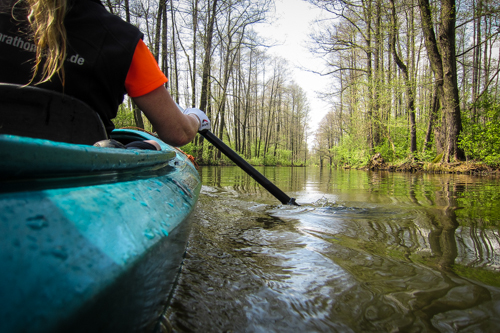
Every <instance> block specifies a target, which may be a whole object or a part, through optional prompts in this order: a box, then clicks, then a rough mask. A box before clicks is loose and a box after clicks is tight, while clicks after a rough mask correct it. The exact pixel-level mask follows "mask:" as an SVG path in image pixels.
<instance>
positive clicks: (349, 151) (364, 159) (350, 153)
mask: <svg viewBox="0 0 500 333" xmlns="http://www.w3.org/2000/svg"><path fill="white" fill-rule="evenodd" d="M330 153H331V154H332V157H333V164H335V165H344V164H348V165H351V166H363V165H366V163H368V161H369V160H370V156H369V154H368V146H367V143H366V139H365V138H363V137H360V136H353V135H346V136H344V137H343V138H342V141H341V144H340V145H338V146H334V147H333V148H331V149H330Z"/></svg>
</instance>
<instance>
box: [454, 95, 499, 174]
mask: <svg viewBox="0 0 500 333" xmlns="http://www.w3.org/2000/svg"><path fill="white" fill-rule="evenodd" d="M477 108H478V109H482V110H484V111H483V113H482V115H481V117H480V119H478V120H477V121H475V120H474V119H472V115H471V113H470V112H467V111H466V112H465V113H464V115H465V116H464V117H463V119H462V124H463V131H462V133H461V135H460V138H459V145H460V147H461V148H462V149H463V150H464V151H465V153H466V155H467V156H468V157H469V158H472V159H477V160H480V161H483V162H485V163H486V164H489V165H493V166H497V165H500V104H499V103H498V102H493V101H491V100H489V99H488V98H485V99H484V100H483V101H481V102H480V103H478V105H477Z"/></svg>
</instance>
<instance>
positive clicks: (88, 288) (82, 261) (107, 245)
mask: <svg viewBox="0 0 500 333" xmlns="http://www.w3.org/2000/svg"><path fill="white" fill-rule="evenodd" d="M116 135H117V137H119V136H125V137H131V138H136V139H138V138H139V139H140V138H142V139H144V140H146V139H156V138H154V137H153V136H150V135H149V134H146V133H142V132H137V131H130V130H119V131H116ZM159 143H160V145H161V147H162V151H130V150H125V149H113V148H97V147H91V146H84V145H74V144H65V143H59V142H53V141H47V140H41V139H29V138H23V137H16V136H11V135H0V158H2V161H8V163H5V165H3V164H2V170H1V171H2V177H1V179H0V188H1V190H0V221H1V230H0V242H1V243H0V244H2V251H1V253H0V256H1V257H0V271H2V272H3V273H2V274H3V279H2V280H3V281H2V283H1V284H0V295H1V298H2V305H0V331H9V332H23V331H30V332H49V331H50V332H54V331H72V332H78V331H82V332H83V331H148V330H151V329H152V328H153V326H154V325H155V322H156V319H157V318H159V316H160V315H161V313H162V311H163V310H164V308H165V306H166V300H167V297H168V293H169V292H170V291H171V289H172V285H173V283H174V280H175V276H176V275H177V273H178V270H179V265H180V262H181V260H182V255H183V253H184V251H185V246H186V240H187V236H188V232H189V223H188V216H189V214H190V213H191V211H192V210H193V208H194V206H195V204H196V201H197V198H198V195H199V191H200V188H201V183H200V178H199V175H198V173H197V171H196V169H195V168H194V167H193V165H192V164H191V163H190V162H189V161H188V159H187V158H186V157H185V156H184V155H183V154H182V153H179V152H178V151H177V150H175V149H173V148H172V147H170V146H168V145H166V144H165V143H163V142H161V141H159ZM51 165H52V168H51Z"/></svg>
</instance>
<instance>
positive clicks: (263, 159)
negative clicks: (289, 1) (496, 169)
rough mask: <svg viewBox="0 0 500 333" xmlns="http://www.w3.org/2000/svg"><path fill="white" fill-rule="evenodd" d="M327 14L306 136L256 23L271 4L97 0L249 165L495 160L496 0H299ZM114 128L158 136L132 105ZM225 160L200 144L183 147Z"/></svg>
mask: <svg viewBox="0 0 500 333" xmlns="http://www.w3.org/2000/svg"><path fill="white" fill-rule="evenodd" d="M307 2H308V3H309V4H310V5H311V6H314V7H317V8H319V9H321V10H322V12H323V13H324V15H323V18H322V19H321V20H318V21H317V22H316V23H315V24H314V26H312V29H311V31H310V40H309V41H308V46H309V49H310V52H311V53H312V54H313V55H314V56H317V57H318V58H321V59H324V61H325V70H324V71H323V72H321V73H318V75H322V76H327V77H328V78H329V82H330V84H329V86H327V87H325V88H324V90H323V91H321V92H318V94H319V98H322V99H323V100H325V101H327V102H328V105H330V109H329V110H327V111H325V115H324V117H323V118H322V119H321V121H320V123H319V126H318V128H317V129H311V128H310V126H309V123H310V111H311V110H310V106H309V103H308V100H307V96H306V94H305V92H304V89H303V88H302V87H301V86H300V85H298V84H297V83H295V82H294V81H293V78H291V77H290V68H291V67H290V64H289V63H287V61H286V60H285V59H282V58H279V57H276V56H274V55H271V54H270V53H269V51H268V50H269V48H270V44H269V43H270V42H269V41H268V40H266V39H265V38H264V37H263V36H260V35H259V34H258V33H257V32H256V29H255V26H256V25H257V24H260V23H264V22H267V20H268V19H269V17H270V14H271V13H272V11H273V10H274V1H273V0H252V1H250V0H226V1H223V0H175V1H174V0H105V1H104V3H105V5H106V6H107V8H108V10H109V11H110V12H112V13H114V14H117V15H119V16H121V17H122V18H123V19H124V20H126V21H128V22H131V23H132V24H134V25H137V26H138V27H139V28H140V29H141V31H142V32H143V33H144V41H145V42H146V44H147V45H148V46H149V47H150V49H151V51H152V52H153V54H154V56H155V58H156V59H157V61H158V64H159V65H160V68H161V69H162V70H163V71H164V73H165V74H166V75H167V77H168V78H169V82H168V83H167V85H168V87H167V88H168V89H169V91H170V93H171V95H172V96H173V97H174V99H175V100H176V101H177V103H178V104H179V105H181V106H183V107H198V108H200V109H202V110H204V111H205V112H206V113H207V115H208V116H209V117H210V119H211V121H212V132H213V133H214V134H215V135H216V136H218V137H219V138H221V139H222V140H223V141H225V142H226V143H227V144H228V145H229V146H230V147H232V148H233V149H234V150H235V151H236V152H238V153H239V154H240V155H241V156H242V157H244V158H245V159H247V160H248V161H249V162H250V163H252V164H255V165H285V166H290V165H291V166H304V165H329V166H331V167H335V166H345V165H349V166H363V165H366V164H367V163H368V162H369V160H370V158H371V157H372V156H373V155H374V154H377V153H380V155H381V156H383V158H384V160H385V161H388V162H397V161H405V160H411V161H424V162H443V163H450V162H460V161H474V162H477V163H484V164H486V165H490V166H499V165H500V101H499V99H498V96H499V95H498V94H499V91H498V81H499V72H500V48H499V44H498V34H499V31H500V30H499V29H500V5H499V2H498V1H497V0H462V1H456V0H437V1H432V0H405V1H402V0H353V1H342V0H307ZM115 124H116V126H117V127H123V126H136V127H141V128H145V129H146V130H149V131H154V129H153V128H151V125H150V124H149V123H148V122H147V120H146V118H145V117H143V116H142V114H141V112H140V110H138V109H137V108H136V107H135V106H134V105H133V104H132V103H131V102H130V101H128V102H127V103H125V104H123V105H122V106H121V108H120V112H119V115H118V117H117V118H116V119H115ZM182 148H183V150H185V151H186V152H188V153H190V154H192V155H194V156H196V159H197V160H198V162H199V163H200V164H223V163H225V160H224V158H223V156H221V153H220V152H219V151H217V150H216V149H214V148H212V147H211V145H210V144H209V143H207V142H205V141H204V140H203V138H202V137H200V136H198V137H197V139H196V140H195V141H194V142H193V143H191V144H189V145H188V146H184V147H182Z"/></svg>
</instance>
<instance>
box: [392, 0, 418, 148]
mask: <svg viewBox="0 0 500 333" xmlns="http://www.w3.org/2000/svg"><path fill="white" fill-rule="evenodd" d="M390 2H391V9H392V16H391V17H392V29H391V50H392V54H393V55H394V61H395V62H396V64H397V65H398V67H399V69H400V70H401V71H402V72H403V77H404V80H405V85H406V95H407V96H406V99H407V108H408V115H409V117H410V152H411V153H415V152H416V151H417V124H416V121H415V97H414V94H413V88H412V86H411V80H410V75H409V71H408V66H406V65H405V64H404V63H403V61H402V60H401V58H400V57H399V55H398V52H397V50H396V39H397V38H396V33H397V30H398V29H397V21H396V6H395V5H394V0H390Z"/></svg>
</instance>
